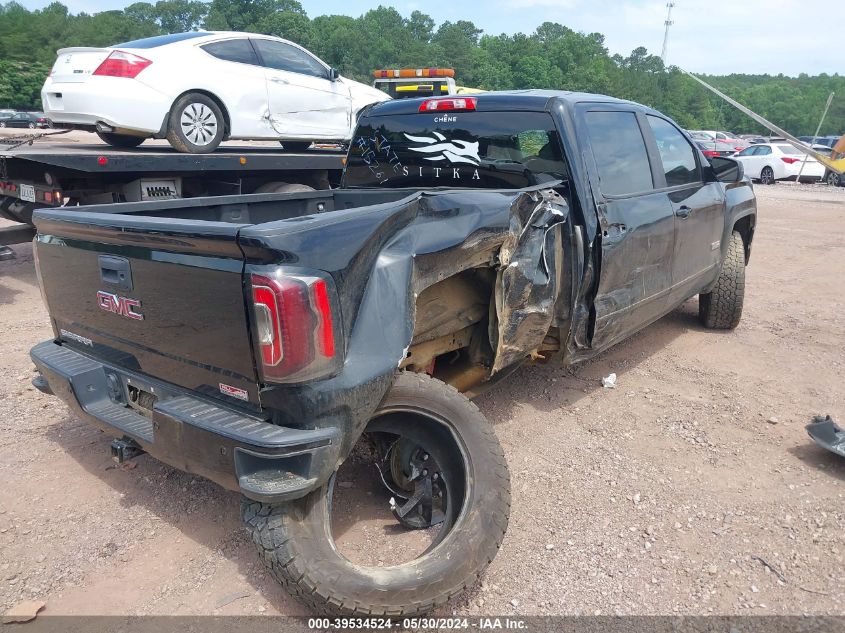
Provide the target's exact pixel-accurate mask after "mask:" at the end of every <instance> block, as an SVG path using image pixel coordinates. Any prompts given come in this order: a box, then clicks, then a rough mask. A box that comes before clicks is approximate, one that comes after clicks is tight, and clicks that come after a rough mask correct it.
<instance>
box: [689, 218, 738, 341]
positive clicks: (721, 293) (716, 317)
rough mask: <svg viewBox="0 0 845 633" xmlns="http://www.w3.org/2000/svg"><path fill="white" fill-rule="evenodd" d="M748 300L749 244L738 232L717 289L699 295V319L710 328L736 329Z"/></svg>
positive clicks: (716, 286)
mask: <svg viewBox="0 0 845 633" xmlns="http://www.w3.org/2000/svg"><path fill="white" fill-rule="evenodd" d="M744 300H745V246H744V244H743V241H742V236H741V235H740V234H739V233H737V232H736V231H734V232H733V233H732V234H731V241H730V243H729V244H728V253H727V255H726V256H725V261H723V262H722V271H721V272H720V273H719V278H718V279H717V280H716V285H715V286H714V287H713V289H712V290H711V291H710V292H708V293H706V294H700V295H698V318H699V319H700V320H701V323H702V324H703V325H704V327H706V328H710V329H713V330H732V329H734V328H735V327H736V326H737V325H739V321H740V319H741V318H742V304H743V302H744Z"/></svg>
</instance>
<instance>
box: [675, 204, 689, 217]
mask: <svg viewBox="0 0 845 633" xmlns="http://www.w3.org/2000/svg"><path fill="white" fill-rule="evenodd" d="M690 213H692V209H691V208H689V207H688V206H687V205H683V206H680V207H678V208H677V209H676V210H675V215H676V216H677V217H679V218H681V219H682V220H686V219H687V218H688V217H689V214H690Z"/></svg>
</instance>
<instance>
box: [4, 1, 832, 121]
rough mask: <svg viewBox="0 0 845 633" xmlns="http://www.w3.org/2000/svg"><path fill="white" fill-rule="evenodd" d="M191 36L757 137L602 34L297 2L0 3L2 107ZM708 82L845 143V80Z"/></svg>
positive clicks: (356, 75) (733, 115)
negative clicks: (78, 8)
mask: <svg viewBox="0 0 845 633" xmlns="http://www.w3.org/2000/svg"><path fill="white" fill-rule="evenodd" d="M195 29H208V30H227V31H251V32H256V33H266V34H270V35H276V36H279V37H284V38H286V39H289V40H292V41H294V42H297V43H298V44H300V45H302V46H305V47H306V48H308V49H309V50H311V51H312V52H314V53H315V54H317V55H318V56H319V57H321V58H322V59H323V60H325V61H326V62H327V63H329V64H332V65H333V66H335V67H336V68H338V69H339V70H340V71H341V73H343V74H344V75H346V76H348V77H350V78H352V79H356V80H358V81H364V82H370V81H371V72H372V70H373V69H375V68H396V67H421V66H445V67H451V68H454V69H455V72H456V78H457V81H458V83H459V84H461V85H465V86H471V87H477V88H483V89H487V90H506V89H514V88H552V89H566V90H579V91H584V92H597V93H603V94H608V95H612V96H615V97H620V98H623V99H632V100H634V101H638V102H640V103H644V104H646V105H649V106H652V107H654V108H656V109H658V110H660V111H662V112H665V113H666V114H668V115H669V116H671V117H672V118H674V119H675V120H676V121H678V123H679V124H681V125H682V126H684V127H686V128H689V129H695V128H697V129H728V130H732V131H735V132H737V133H740V132H756V133H761V132H764V130H763V129H761V128H760V126H759V125H757V124H756V123H754V122H753V121H751V120H750V119H748V118H747V117H746V116H745V115H743V114H742V113H740V112H738V111H737V110H735V109H734V108H733V107H731V106H730V105H728V104H727V103H724V102H723V101H722V100H721V99H719V98H718V97H716V96H715V95H712V94H710V93H709V92H708V91H706V90H705V89H704V88H702V87H701V86H699V85H698V84H697V83H696V82H694V81H693V80H692V79H690V78H689V77H687V76H686V75H684V74H683V73H682V72H680V71H679V70H678V69H677V68H674V67H671V66H670V67H668V68H667V67H665V66H664V64H663V62H662V60H661V59H660V57H658V56H656V55H652V54H649V52H648V51H647V50H646V49H645V48H643V47H640V48H637V49H635V50H633V51H632V52H631V54H630V55H628V56H627V57H623V56H621V55H611V54H610V53H609V51H608V49H607V48H606V46H605V43H604V36H603V35H601V34H600V33H581V32H578V31H574V30H572V29H570V28H568V27H566V26H564V25H562V24H557V23H554V22H544V23H542V24H540V25H539V26H538V27H537V29H536V30H535V31H534V32H533V33H530V34H524V33H517V34H515V35H506V34H501V35H490V34H486V33H483V32H482V30H481V29H479V28H478V27H476V26H475V25H474V24H473V23H472V22H471V21H468V20H458V21H456V22H448V21H447V22H443V23H441V24H439V25H438V24H436V23H435V21H434V20H433V19H432V18H431V17H430V16H428V15H426V14H425V13H422V12H420V11H414V12H413V13H411V15H410V16H409V17H407V18H406V17H403V16H402V15H401V14H400V13H399V12H398V11H396V10H395V9H393V8H391V7H384V6H380V7H378V8H377V9H373V10H371V11H368V12H367V13H365V14H364V15H362V16H360V17H357V18H353V17H349V16H344V15H320V16H316V17H314V18H310V17H309V16H308V15H307V14H306V12H305V11H304V9H303V8H302V5H301V4H300V3H299V2H297V1H296V0H211V1H210V2H201V1H199V0H159V1H158V2H155V3H151V2H136V3H134V4H131V5H129V6H127V7H126V8H125V9H123V10H117V11H102V12H100V13H95V14H93V15H89V14H87V13H78V14H72V13H70V12H69V11H68V9H67V7H65V6H64V5H63V4H61V3H59V2H54V3H52V4H50V5H49V6H47V7H46V8H44V9H39V10H36V11H29V10H27V9H25V8H24V7H23V6H21V5H20V4H18V3H16V2H9V3H7V4H2V3H0V107H7V108H18V109H38V108H40V107H41V104H40V89H41V85H42V84H43V82H44V78H45V77H46V75H47V73H48V72H49V69H50V66H51V65H52V63H53V61H54V60H55V52H56V50H57V49H59V48H62V47H67V46H108V45H113V44H116V43H119V42H124V41H128V40H133V39H138V38H142V37H148V36H152V35H159V34H164V33H175V32H180V31H190V30H195ZM705 80H706V81H709V82H710V83H712V84H714V85H715V86H717V87H718V88H720V89H721V90H722V91H724V92H726V93H727V94H729V95H731V96H732V97H734V98H735V99H737V100H739V101H740V102H742V103H744V104H746V105H747V106H748V107H750V108H751V109H752V110H754V111H756V112H759V113H760V114H762V115H763V116H764V117H766V118H767V119H769V120H771V121H773V122H775V123H777V124H778V125H780V126H781V127H784V128H786V129H788V130H790V131H791V132H793V133H794V134H799V135H805V134H806V135H809V134H812V133H813V132H814V131H815V128H816V125H817V124H818V120H819V117H820V116H821V112H822V109H823V107H824V103H825V101H826V99H827V96H828V94H829V93H830V92H836V93H837V97H838V98H835V99H834V103H833V106H832V107H831V110H830V113H829V114H828V117H827V120H826V122H825V125H824V127H823V128H822V132H821V133H822V134H841V133H842V132H845V77H843V76H840V75H839V74H835V75H832V76H831V75H826V74H822V75H817V76H808V75H806V74H802V75H800V76H799V77H786V76H783V75H777V76H771V75H742V74H735V75H728V76H709V77H705Z"/></svg>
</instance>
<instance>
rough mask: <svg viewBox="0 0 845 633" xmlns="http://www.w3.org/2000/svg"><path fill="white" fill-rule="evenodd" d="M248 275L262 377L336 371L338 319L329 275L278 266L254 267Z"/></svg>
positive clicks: (301, 377) (293, 378)
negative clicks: (293, 271)
mask: <svg viewBox="0 0 845 633" xmlns="http://www.w3.org/2000/svg"><path fill="white" fill-rule="evenodd" d="M250 281H251V285H252V289H251V295H252V308H253V313H254V315H255V326H256V332H255V339H256V346H257V348H258V350H257V351H258V359H259V361H260V364H261V373H262V376H263V378H264V380H265V381H267V382H302V381H306V380H312V379H314V378H322V377H326V376H328V375H330V374H332V373H335V372H336V371H337V370H338V369H339V368H340V365H341V355H340V353H339V350H338V348H339V347H340V345H339V340H338V336H339V334H340V321H339V318H338V316H337V315H338V312H337V309H336V304H337V294H336V291H335V288H334V284H333V282H332V280H331V278H330V277H325V278H324V277H321V276H317V275H314V276H311V275H298V274H287V273H286V272H285V271H281V270H276V271H272V272H270V273H268V274H257V273H253V274H252V275H250Z"/></svg>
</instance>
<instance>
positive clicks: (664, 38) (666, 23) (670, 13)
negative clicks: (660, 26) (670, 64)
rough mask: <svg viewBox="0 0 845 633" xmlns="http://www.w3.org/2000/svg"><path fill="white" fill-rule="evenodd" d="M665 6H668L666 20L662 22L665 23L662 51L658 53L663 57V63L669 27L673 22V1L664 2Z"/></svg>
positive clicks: (667, 43) (667, 45)
mask: <svg viewBox="0 0 845 633" xmlns="http://www.w3.org/2000/svg"><path fill="white" fill-rule="evenodd" d="M666 6H667V7H668V9H669V11H668V13H666V22H664V24H665V25H666V31H665V33H664V34H663V52H662V53H660V57H661V58H662V59H663V64H664V65H665V64H666V50H667V49H668V48H669V27H670V26H672V25H673V24H674V22H673V21H672V8H673V7H674V6H675V3H674V2H669V3H667V4H666Z"/></svg>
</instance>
